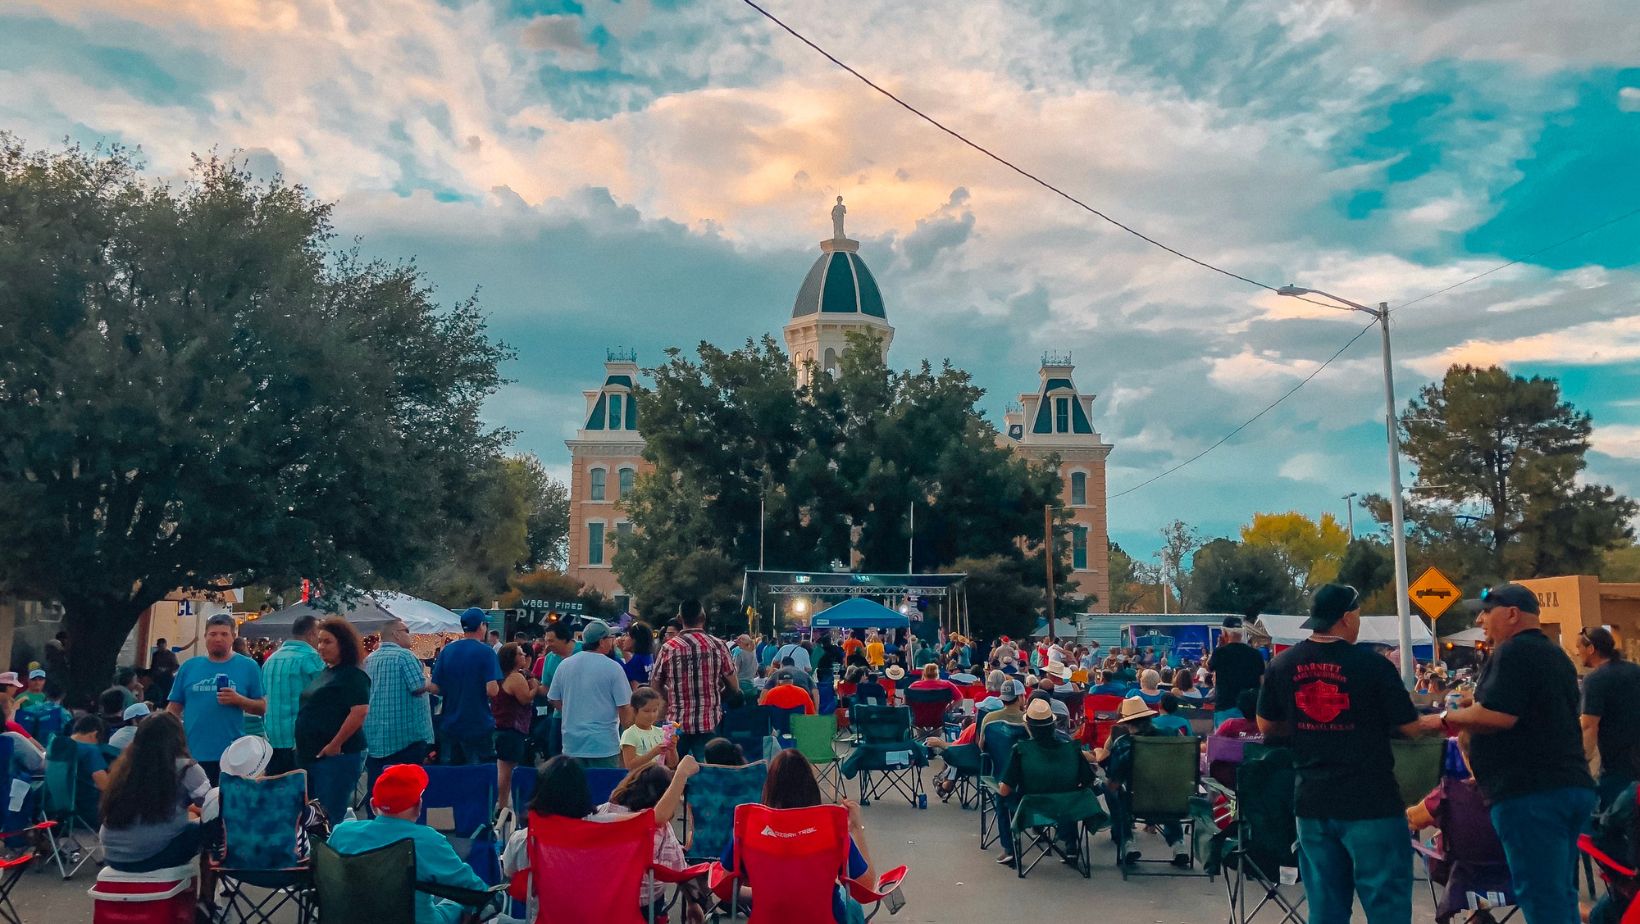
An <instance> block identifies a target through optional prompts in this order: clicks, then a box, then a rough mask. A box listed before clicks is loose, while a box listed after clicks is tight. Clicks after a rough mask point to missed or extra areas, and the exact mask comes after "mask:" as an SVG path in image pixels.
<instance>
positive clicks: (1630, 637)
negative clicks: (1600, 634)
mask: <svg viewBox="0 0 1640 924" xmlns="http://www.w3.org/2000/svg"><path fill="white" fill-rule="evenodd" d="M1519 583H1520V584H1521V586H1523V587H1525V588H1527V589H1528V590H1530V591H1532V592H1533V593H1535V594H1537V598H1538V609H1539V614H1538V618H1539V620H1540V621H1541V622H1542V624H1543V633H1544V634H1545V635H1547V636H1549V637H1550V638H1552V639H1554V640H1555V641H1557V642H1559V643H1560V647H1562V648H1564V649H1565V650H1566V653H1567V654H1570V655H1572V660H1573V661H1574V662H1575V661H1576V660H1577V655H1578V650H1577V633H1578V630H1580V629H1584V628H1593V627H1595V626H1610V627H1611V630H1612V634H1613V635H1614V636H1616V638H1617V644H1618V646H1619V647H1620V648H1622V649H1623V651H1624V652H1625V653H1626V654H1627V655H1628V657H1629V658H1630V659H1633V660H1640V584H1602V583H1601V582H1600V579H1599V578H1597V577H1595V576H1594V575H1592V574H1572V575H1566V576H1564V577H1548V578H1530V579H1528V580H1523V581H1520V582H1519Z"/></svg>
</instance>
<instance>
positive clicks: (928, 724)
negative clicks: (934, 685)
mask: <svg viewBox="0 0 1640 924" xmlns="http://www.w3.org/2000/svg"><path fill="white" fill-rule="evenodd" d="M954 700H955V697H954V696H952V695H951V691H950V689H948V688H941V689H938V690H913V689H910V688H907V689H906V691H905V704H906V706H907V708H909V709H910V710H911V733H912V734H913V735H916V736H917V737H919V738H929V737H933V736H935V735H941V736H943V735H944V734H945V713H946V710H948V709H950V708H951V704H952V702H953V701H954Z"/></svg>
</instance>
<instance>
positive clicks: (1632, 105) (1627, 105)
mask: <svg viewBox="0 0 1640 924" xmlns="http://www.w3.org/2000/svg"><path fill="white" fill-rule="evenodd" d="M1617 108H1619V109H1621V110H1623V111H1624V112H1640V87H1624V88H1622V89H1621V90H1618V91H1617Z"/></svg>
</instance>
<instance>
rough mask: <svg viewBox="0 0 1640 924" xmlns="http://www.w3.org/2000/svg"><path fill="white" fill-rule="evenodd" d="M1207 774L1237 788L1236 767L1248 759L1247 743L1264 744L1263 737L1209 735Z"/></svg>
mask: <svg viewBox="0 0 1640 924" xmlns="http://www.w3.org/2000/svg"><path fill="white" fill-rule="evenodd" d="M1206 740H1207V757H1206V760H1207V775H1208V777H1210V778H1212V779H1214V780H1216V781H1218V783H1219V785H1221V786H1223V787H1225V788H1226V789H1228V790H1231V791H1233V790H1234V789H1235V788H1236V768H1238V767H1240V766H1241V763H1242V761H1243V760H1245V759H1246V753H1247V745H1249V744H1253V743H1260V744H1262V743H1263V741H1264V739H1263V738H1230V737H1227V736H1224V735H1208V736H1207V739H1206Z"/></svg>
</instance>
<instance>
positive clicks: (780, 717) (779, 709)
mask: <svg viewBox="0 0 1640 924" xmlns="http://www.w3.org/2000/svg"><path fill="white" fill-rule="evenodd" d="M763 708H764V709H766V710H768V713H769V730H770V731H771V732H773V733H774V740H775V743H776V744H778V745H779V746H780V748H781V749H782V750H784V749H786V748H790V747H796V746H797V743H796V742H795V741H793V740H792V716H794V715H803V714H805V713H806V712H807V711H808V710H806V709H804V708H803V707H802V706H764V707H763ZM752 756H753V755H752V754H750V753H748V754H747V755H746V757H747V759H748V760H750V759H751V758H752Z"/></svg>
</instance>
